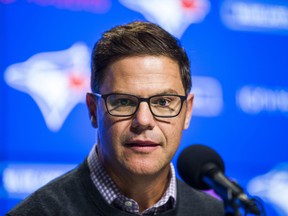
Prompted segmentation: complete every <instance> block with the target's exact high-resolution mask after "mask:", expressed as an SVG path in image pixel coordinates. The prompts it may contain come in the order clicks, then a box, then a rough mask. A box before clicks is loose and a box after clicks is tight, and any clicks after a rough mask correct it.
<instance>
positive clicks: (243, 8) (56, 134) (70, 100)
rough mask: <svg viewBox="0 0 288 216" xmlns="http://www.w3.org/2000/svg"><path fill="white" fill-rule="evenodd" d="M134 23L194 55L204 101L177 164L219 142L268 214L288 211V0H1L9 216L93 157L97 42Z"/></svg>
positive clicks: (2, 134) (4, 183) (1, 134)
mask: <svg viewBox="0 0 288 216" xmlns="http://www.w3.org/2000/svg"><path fill="white" fill-rule="evenodd" d="M134 20H149V21H152V22H155V23H158V24H159V25H161V26H162V27H163V28H165V29H167V30H168V31H169V32H171V33H172V34H174V35H175V36H176V37H178V38H179V39H180V40H181V43H182V45H183V46H184V47H185V49H186V51H187V53H188V55H189V57H190V59H191V71H192V76H193V89H192V91H193V92H194V93H195V109H194V112H193V118H192V122H191V125H190V128H189V130H186V131H185V132H184V136H183V139H182V142H181V145H180V147H179V151H178V152H177V155H176V157H175V159H174V162H175V161H176V159H177V156H178V154H179V152H180V151H181V150H182V149H183V148H185V147H186V146H188V145H191V144H194V143H201V144H205V145H208V146H211V147H212V148H214V149H216V150H217V151H218V152H219V153H220V155H221V156H222V157H223V159H224V161H225V164H226V175H228V176H229V177H231V178H232V179H235V180H237V181H238V182H239V183H240V184H241V185H242V186H243V187H244V188H245V190H246V191H247V192H248V193H250V194H251V195H257V196H259V197H261V198H262V199H263V200H264V203H265V207H266V210H267V213H268V215H283V216H284V215H288V145H287V144H288V142H287V131H288V130H287V129H288V3H287V2H286V1H278V0H273V1H272V0H271V1H267V0H266V1H264V0H222V1H220V0H218V1H211V0H149V1H148V0H136V1H135V0H119V1H116V0H115V1H112V0H94V1H90V0H83V1H79V0H58V1H55V0H0V74H1V76H0V89H1V91H0V94H1V96H0V97H1V102H0V122H1V123H0V215H2V214H4V212H6V211H8V209H10V208H12V207H13V206H14V205H15V204H16V203H18V202H19V201H20V200H22V199H23V198H24V197H26V196H27V195H28V194H29V193H31V192H33V191H34V190H36V189H37V188H38V187H40V186H41V185H43V184H44V183H46V182H47V181H49V180H50V179H52V178H54V177H56V176H58V175H60V174H61V173H63V172H66V171H67V170H69V169H71V168H73V167H74V166H75V165H76V164H78V163H80V162H81V161H82V160H83V159H84V158H85V157H86V155H87V154H88V152H89V150H90V148H91V147H92V145H93V144H94V142H95V130H94V129H93V128H92V126H91V125H90V121H89V118H88V112H87V109H86V107H85V104H84V98H85V92H87V91H89V75H90V71H89V70H90V68H89V67H90V53H91V49H92V47H93V45H94V43H95V42H96V41H97V40H98V39H99V37H100V35H101V33H102V32H103V31H105V30H107V29H109V28H111V27H112V26H115V25H118V24H123V23H127V22H130V21H134Z"/></svg>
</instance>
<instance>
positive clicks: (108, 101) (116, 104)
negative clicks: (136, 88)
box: [92, 93, 187, 118]
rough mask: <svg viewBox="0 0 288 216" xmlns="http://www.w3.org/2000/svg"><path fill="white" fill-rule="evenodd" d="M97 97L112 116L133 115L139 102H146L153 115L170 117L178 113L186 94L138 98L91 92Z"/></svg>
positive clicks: (128, 95)
mask: <svg viewBox="0 0 288 216" xmlns="http://www.w3.org/2000/svg"><path fill="white" fill-rule="evenodd" d="M92 94H94V95H95V96H97V97H100V98H103V99H104V101H105V106H106V109H107V111H108V113H109V114H110V115H112V116H119V117H128V116H133V115H134V114H135V113H136V112H137V110H138V108H139V105H140V103H141V102H146V103H148V105H149V109H150V111H151V113H152V114H153V116H155V117H161V118H172V117H176V116H177V115H179V113H180V111H181V109H182V105H183V102H184V101H185V100H186V99H187V96H181V95H174V94H162V95H155V96H151V97H149V98H140V97H137V96H134V95H130V94H118V93H112V94H104V95H101V94H98V93H92Z"/></svg>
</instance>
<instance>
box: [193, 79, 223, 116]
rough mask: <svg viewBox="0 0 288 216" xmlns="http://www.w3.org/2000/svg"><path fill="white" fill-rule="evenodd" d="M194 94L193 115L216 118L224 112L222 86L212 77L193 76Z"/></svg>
mask: <svg viewBox="0 0 288 216" xmlns="http://www.w3.org/2000/svg"><path fill="white" fill-rule="evenodd" d="M192 80H193V87H192V92H193V93H194V94H195V98H194V105H193V106H194V107H193V115H195V116H203V117H214V116H218V115H220V114H221V112H222V110H223V94H222V86H221V84H220V82H219V81H218V80H216V79H215V78H212V77H204V76H193V78H192Z"/></svg>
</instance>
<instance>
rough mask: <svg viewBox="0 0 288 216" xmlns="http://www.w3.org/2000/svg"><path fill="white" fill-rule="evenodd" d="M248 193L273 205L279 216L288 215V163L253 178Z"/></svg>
mask: <svg viewBox="0 0 288 216" xmlns="http://www.w3.org/2000/svg"><path fill="white" fill-rule="evenodd" d="M248 191H249V193H251V194H253V195H256V196H259V197H261V198H262V199H263V200H264V201H266V202H267V203H270V204H273V207H274V208H275V210H276V211H277V215H279V216H280V215H281V216H285V215H288V163H282V164H279V165H278V166H276V167H275V168H274V169H272V170H271V171H269V172H268V173H266V174H264V175H261V176H257V177H255V178H253V179H252V180H251V181H250V182H249V184H248Z"/></svg>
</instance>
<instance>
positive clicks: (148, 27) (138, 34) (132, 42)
mask: <svg viewBox="0 0 288 216" xmlns="http://www.w3.org/2000/svg"><path fill="white" fill-rule="evenodd" d="M141 55H154V56H166V57H169V58H171V59H173V60H174V61H176V62H177V63H178V65H179V68H180V75H181V79H182V83H183V87H184V89H185V93H186V95H187V94H188V93H189V92H190V89H191V85H192V83H191V75H190V62H189V59H188V56H187V54H186V52H185V50H184V49H183V48H182V47H181V44H180V42H179V40H177V39H176V38H175V37H173V36H172V35H171V34H170V33H168V32H167V31H165V30H164V29H162V28H161V27H159V26H158V25H156V24H153V23H149V22H139V21H137V22H132V23H129V24H127V25H120V26H116V27H114V28H112V29H110V30H108V31H106V32H104V33H103V35H102V38H101V39H100V40H99V41H98V42H97V43H96V44H95V46H94V48H93V52H92V64H91V67H92V75H91V89H92V91H93V92H98V93H100V92H99V89H100V86H101V84H102V82H103V80H104V78H105V69H106V68H107V67H108V66H109V65H110V64H112V63H113V62H115V61H117V60H119V59H121V58H125V57H129V56H141Z"/></svg>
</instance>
